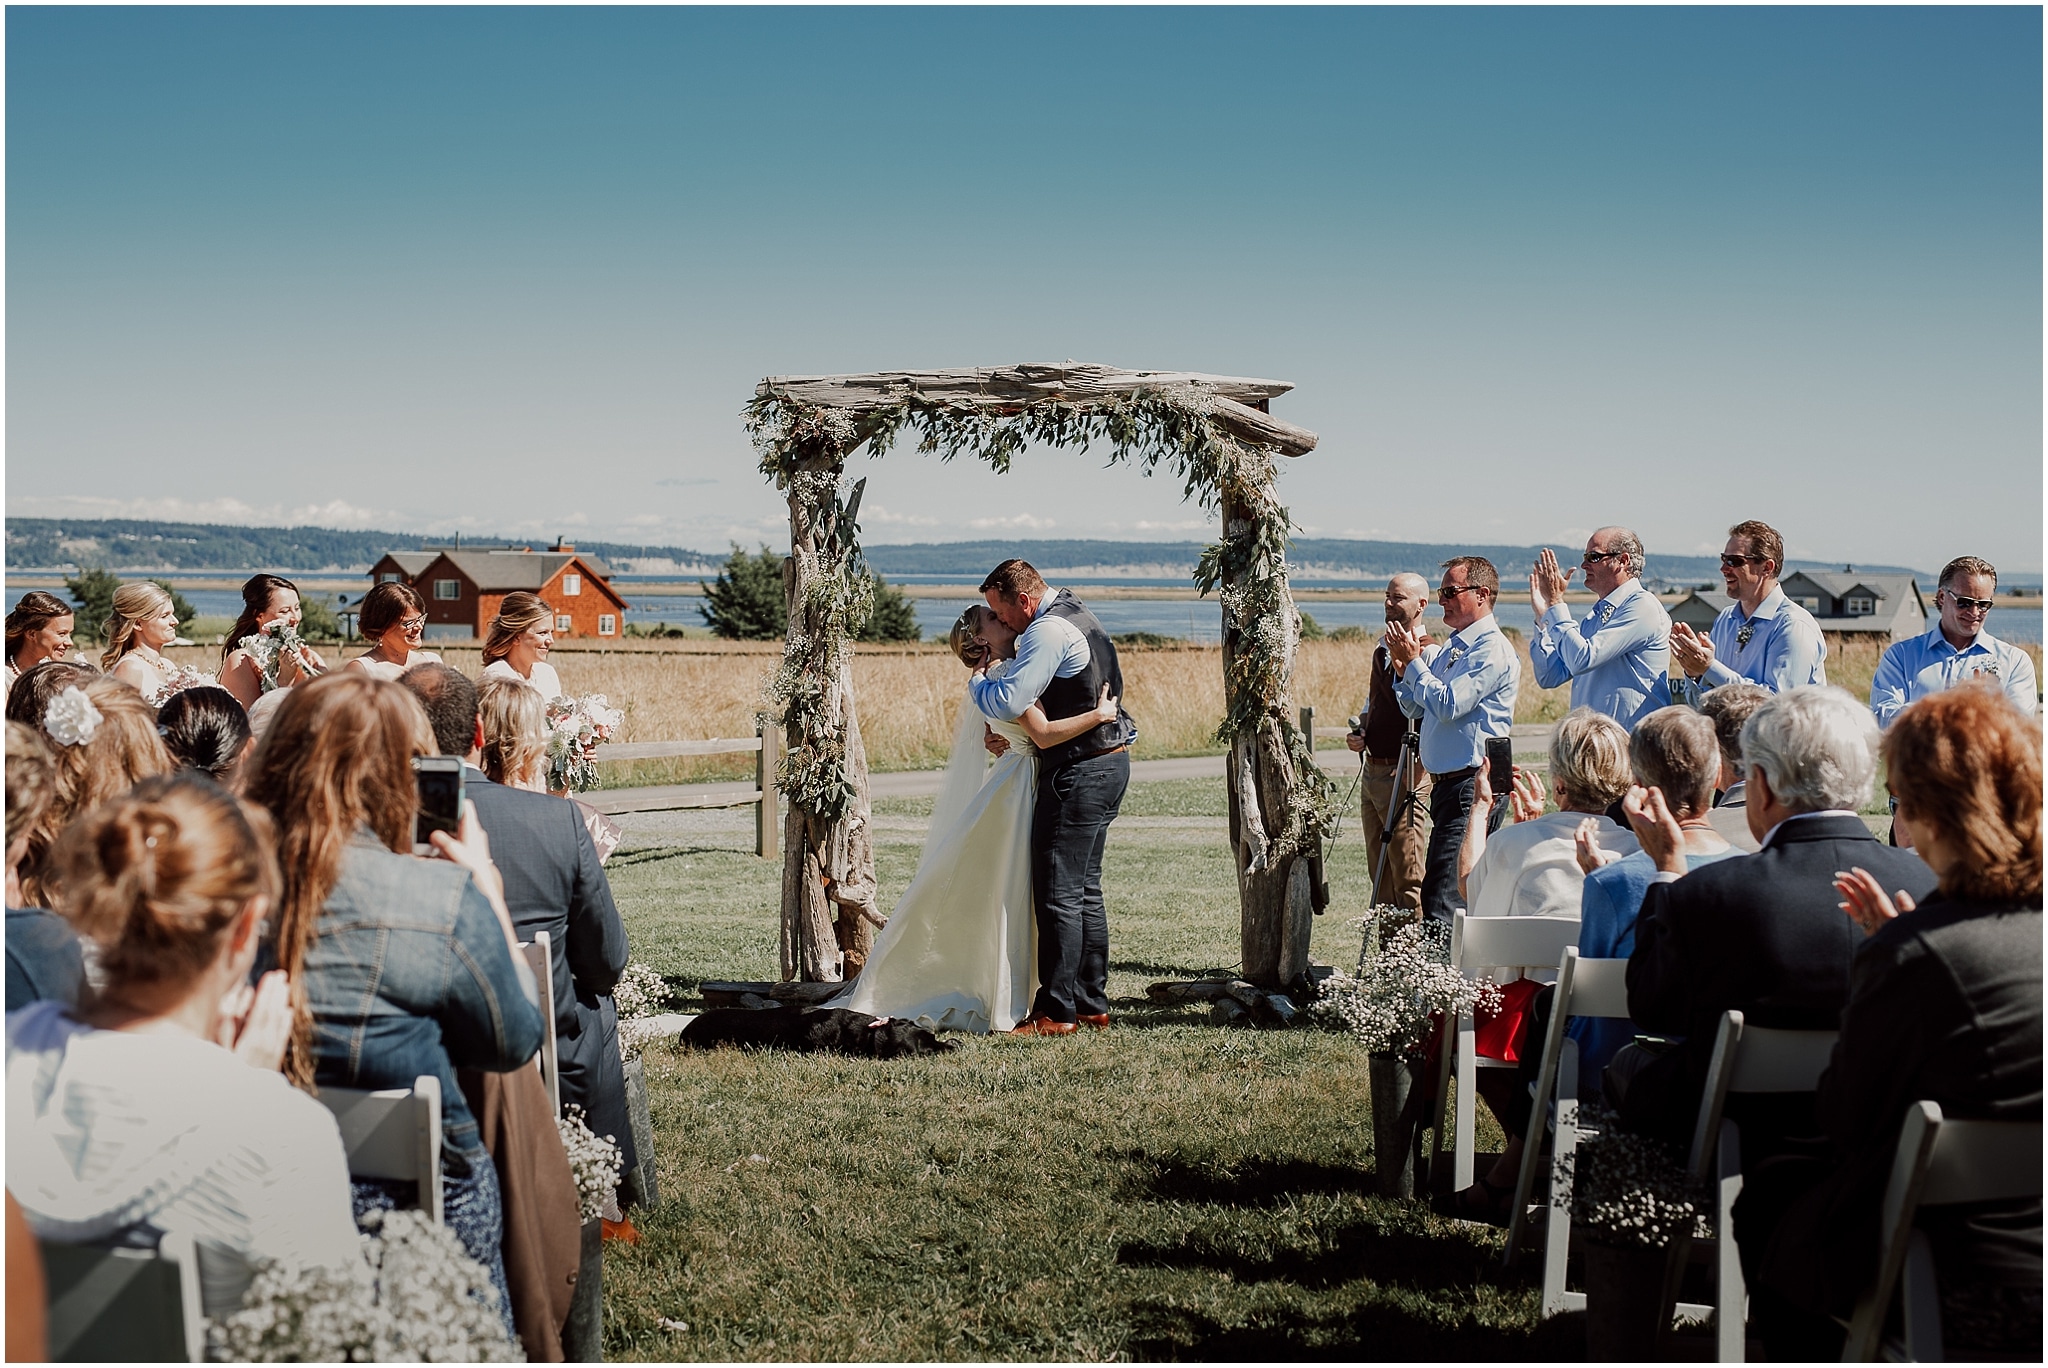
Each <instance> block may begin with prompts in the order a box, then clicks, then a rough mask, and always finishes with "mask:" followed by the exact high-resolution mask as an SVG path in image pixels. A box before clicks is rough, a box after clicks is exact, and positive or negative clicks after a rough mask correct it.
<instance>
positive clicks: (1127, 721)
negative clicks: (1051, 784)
mask: <svg viewBox="0 0 2048 1368" xmlns="http://www.w3.org/2000/svg"><path fill="white" fill-rule="evenodd" d="M1045 613H1046V616H1048V617H1059V618H1065V619H1066V620H1067V621H1068V622H1071V623H1072V624H1074V626H1075V627H1076V628H1077V629H1079V631H1080V633H1081V635H1082V637H1083V638H1085V639H1086V640H1087V642H1088V668H1087V669H1085V670H1083V671H1081V673H1079V674H1077V675H1073V676H1071V677H1069V678H1066V679H1055V680H1053V682H1052V683H1050V684H1048V685H1046V687H1045V692H1044V693H1043V694H1040V695H1039V698H1038V706H1039V707H1041V708H1043V709H1045V715H1046V717H1047V718H1048V719H1052V720H1057V719H1059V718H1062V717H1078V716H1079V715H1080V714H1082V713H1085V712H1092V711H1094V709H1095V704H1096V701H1097V700H1099V699H1100V698H1101V697H1102V686H1103V685H1104V684H1105V683H1106V684H1108V685H1109V693H1110V697H1112V698H1116V699H1121V698H1122V697H1123V696H1124V671H1123V667H1122V666H1121V665H1119V664H1117V659H1116V643H1114V642H1112V641H1111V640H1110V639H1109V633H1107V632H1105V631H1103V630H1102V624H1101V623H1099V622H1097V621H1096V620H1095V614H1093V613H1091V612H1089V611H1088V610H1087V609H1086V608H1084V607H1082V606H1081V601H1080V600H1079V599H1077V598H1075V597H1074V596H1073V595H1072V594H1067V593H1062V594H1061V595H1060V596H1059V597H1058V598H1057V599H1054V600H1053V602H1052V604H1051V606H1049V607H1048V608H1046V610H1045ZM1137 735H1138V725H1137V723H1135V722H1133V721H1131V717H1130V714H1129V713H1127V712H1125V711H1124V710H1123V705H1122V704H1121V703H1119V704H1118V705H1117V710H1116V721H1114V722H1105V723H1103V724H1102V725H1101V726H1099V727H1096V728H1095V729H1093V730H1092V731H1085V732H1082V733H1081V734H1080V735H1079V736H1077V737H1075V738H1074V739H1073V740H1071V741H1068V742H1066V743H1064V744H1062V745H1058V746H1053V747H1051V748H1050V749H1048V750H1045V751H1043V752H1041V753H1040V755H1039V768H1040V769H1041V771H1045V770H1053V769H1057V768H1058V767H1059V766H1061V765H1064V764H1066V763H1067V762H1068V761H1070V760H1078V759H1080V758H1081V757H1082V756H1085V755H1094V754H1095V753H1097V752H1098V751H1106V750H1115V749H1116V748H1117V747H1118V746H1126V745H1129V744H1130V743H1131V742H1132V741H1133V740H1135V739H1136V738H1137Z"/></svg>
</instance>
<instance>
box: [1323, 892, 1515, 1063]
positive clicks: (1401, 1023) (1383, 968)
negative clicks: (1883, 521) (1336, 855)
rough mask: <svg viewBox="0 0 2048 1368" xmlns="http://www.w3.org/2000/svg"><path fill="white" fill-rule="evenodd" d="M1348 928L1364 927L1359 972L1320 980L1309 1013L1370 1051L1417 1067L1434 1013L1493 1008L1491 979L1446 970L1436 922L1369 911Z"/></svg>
mask: <svg viewBox="0 0 2048 1368" xmlns="http://www.w3.org/2000/svg"><path fill="white" fill-rule="evenodd" d="M1352 925H1354V926H1358V927H1361V928H1362V929H1363V943H1362V944H1361V945H1360V947H1359V953H1358V972H1357V973H1355V974H1347V973H1345V972H1344V971H1343V970H1341V969H1340V970H1338V971H1337V972H1335V973H1333V974H1331V975H1330V976H1329V977H1328V978H1326V979H1324V980H1323V981H1322V983H1321V984H1320V985H1318V987H1317V991H1316V1001H1315V1004H1314V1006H1312V1007H1311V1008H1310V1009H1309V1015H1310V1017H1311V1019H1313V1020H1315V1021H1318V1022H1320V1023H1321V1024H1322V1025H1324V1026H1326V1027H1328V1028H1329V1029H1331V1030H1337V1031H1349V1032H1350V1033H1351V1034H1352V1035H1354V1036H1356V1037H1357V1038H1358V1040H1359V1043H1360V1044H1362V1045H1364V1046H1365V1048H1366V1049H1367V1051H1369V1052H1370V1053H1372V1054H1375V1055H1400V1056H1404V1057H1406V1058H1408V1059H1410V1060H1413V1061H1416V1062H1420V1061H1421V1059H1422V1057H1423V1054H1424V1052H1425V1051H1426V1050H1427V1048H1428V1046H1429V1037H1430V1033H1431V1030H1432V1029H1433V1023H1434V1020H1435V1018H1436V1017H1437V1016H1438V1015H1439V1014H1441V1015H1442V1016H1444V1017H1454V1016H1456V1015H1458V1014H1459V1013H1461V1012H1465V1011H1481V1012H1490V1011H1495V1010H1497V1009H1498V1008H1499V1006H1500V1000H1501V999H1500V988H1499V986H1498V985H1496V984H1495V983H1494V981H1493V980H1492V979H1490V978H1480V979H1468V978H1466V977H1465V976H1464V975H1463V974H1461V973H1459V972H1458V971H1457V970H1456V969H1454V968H1452V967H1451V931H1450V928H1449V927H1447V926H1445V925H1443V924H1442V923H1441V922H1435V921H1429V920H1426V919H1425V920H1419V921H1418V920H1417V919H1416V916H1415V913H1414V911H1413V910H1412V909H1410V908H1405V907H1374V908H1372V909H1370V910H1369V911H1367V912H1366V914H1365V915H1364V916H1363V917H1359V918H1356V919H1354V920H1353V922H1352ZM1375 943H1377V949H1375Z"/></svg>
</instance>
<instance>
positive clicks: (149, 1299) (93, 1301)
mask: <svg viewBox="0 0 2048 1368" xmlns="http://www.w3.org/2000/svg"><path fill="white" fill-rule="evenodd" d="M42 1256H43V1274H44V1279H45V1282H46V1284H47V1287H48V1296H49V1310H48V1317H47V1330H48V1334H49V1352H50V1361H51V1362H52V1363H108V1362H113V1363H198V1362H199V1361H200V1360H201V1359H202V1358H203V1357H204V1356H205V1348H206V1322H205V1319H204V1317H203V1315H202V1312H201V1310H200V1296H199V1262H198V1257H197V1252H196V1251H195V1250H194V1248H193V1244H192V1237H191V1236H190V1235H184V1234H167V1235H165V1236H163V1237H162V1239H161V1240H160V1241H159V1243H158V1245H157V1247H156V1248H155V1249H126V1248H119V1247H116V1246H112V1245H105V1244H64V1243H61V1242H58V1241H45V1242H43V1244H42Z"/></svg>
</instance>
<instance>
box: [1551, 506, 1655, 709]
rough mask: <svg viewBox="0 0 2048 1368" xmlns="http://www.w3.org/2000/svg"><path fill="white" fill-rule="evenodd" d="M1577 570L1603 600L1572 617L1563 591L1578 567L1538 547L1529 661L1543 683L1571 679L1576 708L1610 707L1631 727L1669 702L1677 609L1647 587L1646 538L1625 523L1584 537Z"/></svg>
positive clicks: (1555, 685) (1553, 684)
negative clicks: (1565, 565) (1564, 566)
mask: <svg viewBox="0 0 2048 1368" xmlns="http://www.w3.org/2000/svg"><path fill="white" fill-rule="evenodd" d="M1579 569H1582V570H1584V571H1585V572H1586V587H1587V588H1588V589H1590V590H1592V591H1593V592H1594V593H1596V594H1598V595H1599V596H1600V601H1599V602H1598V603H1595V604H1594V605H1593V610H1592V611H1591V612H1589V613H1587V614H1586V616H1585V617H1583V618H1581V619H1580V620H1579V621H1577V622H1574V621H1572V615H1571V610H1570V609H1569V608H1567V607H1565V604H1564V595H1565V590H1566V589H1568V588H1570V587H1571V580H1572V575H1573V574H1574V573H1575V572H1574V571H1572V570H1560V569H1559V568H1558V565H1557V556H1556V554H1555V553H1554V552H1552V551H1551V550H1550V548H1549V547H1545V548H1544V549H1543V550H1542V551H1541V552H1539V553H1538V555H1537V557H1536V566H1535V568H1534V569H1533V570H1531V571H1530V572H1529V606H1530V607H1531V608H1533V609H1535V610H1536V635H1535V636H1533V637H1532V638H1530V641H1529V664H1530V666H1531V669H1532V672H1533V673H1534V674H1535V676H1536V682H1537V683H1538V684H1539V685H1541V686H1542V687H1543V688H1546V689H1556V688H1561V687H1562V686H1563V685H1564V682H1565V681H1566V680H1570V681H1571V684H1572V706H1573V707H1574V708H1591V709H1592V710H1593V711H1594V712H1598V713H1605V714H1607V715H1608V716H1609V717H1611V718H1613V719H1614V720H1615V721H1617V722H1619V723H1621V725H1622V727H1623V728H1624V729H1626V730H1628V731H1631V732H1632V731H1634V730H1635V729H1636V723H1638V722H1640V721H1642V720H1643V719H1644V718H1646V717H1648V716H1649V715H1650V714H1651V713H1653V712H1655V711H1657V709H1659V708H1668V707H1670V706H1671V615H1670V614H1669V613H1667V612H1665V611H1664V605H1663V604H1662V603H1659V602H1658V601H1657V596H1656V595H1655V594H1653V593H1651V592H1650V591H1649V590H1647V589H1645V588H1643V580H1642V574H1643V542H1642V538H1640V537H1638V536H1637V535H1636V534H1635V533H1633V532H1631V531H1629V530H1628V529H1627V528H1626V527H1603V528H1601V529H1600V530H1599V531H1598V532H1595V533H1594V534H1593V535H1592V536H1590V537H1588V538H1586V554H1585V557H1584V559H1582V560H1581V561H1580V562H1579Z"/></svg>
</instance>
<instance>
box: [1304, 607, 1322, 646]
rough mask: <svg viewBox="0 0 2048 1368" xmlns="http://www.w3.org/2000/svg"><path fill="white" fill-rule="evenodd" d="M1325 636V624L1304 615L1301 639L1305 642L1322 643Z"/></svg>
mask: <svg viewBox="0 0 2048 1368" xmlns="http://www.w3.org/2000/svg"><path fill="white" fill-rule="evenodd" d="M1323 636H1324V632H1323V624H1322V623H1320V622H1317V621H1316V620H1315V619H1314V618H1312V617H1310V616H1309V615H1308V614H1307V613H1303V614H1302V615H1301V639H1302V640H1303V641H1321V640H1322V639H1323Z"/></svg>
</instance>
